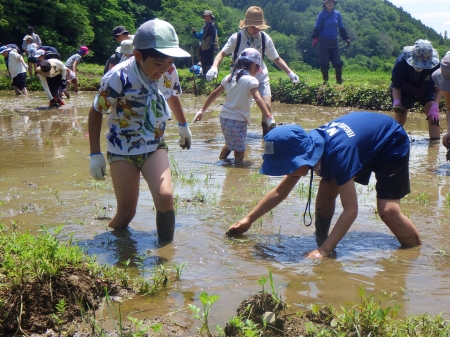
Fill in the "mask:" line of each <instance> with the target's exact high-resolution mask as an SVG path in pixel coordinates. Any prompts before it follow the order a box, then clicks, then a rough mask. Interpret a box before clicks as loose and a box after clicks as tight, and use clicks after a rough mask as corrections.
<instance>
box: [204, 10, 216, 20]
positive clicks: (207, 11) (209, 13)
mask: <svg viewBox="0 0 450 337" xmlns="http://www.w3.org/2000/svg"><path fill="white" fill-rule="evenodd" d="M205 15H211V17H212V18H213V19H214V15H213V13H212V11H211V10H209V9H207V10H205V11H204V12H203V14H202V16H205Z"/></svg>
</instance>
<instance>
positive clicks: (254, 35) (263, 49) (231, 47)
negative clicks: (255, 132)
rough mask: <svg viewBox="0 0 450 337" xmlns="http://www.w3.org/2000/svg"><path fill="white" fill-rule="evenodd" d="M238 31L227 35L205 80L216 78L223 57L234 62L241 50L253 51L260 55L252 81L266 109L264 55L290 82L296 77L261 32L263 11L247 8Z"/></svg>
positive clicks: (265, 127) (267, 91)
mask: <svg viewBox="0 0 450 337" xmlns="http://www.w3.org/2000/svg"><path fill="white" fill-rule="evenodd" d="M239 28H240V29H241V30H240V31H239V32H237V33H234V34H233V35H231V36H230V38H229V39H228V41H227V43H226V44H225V45H224V46H223V48H222V50H221V51H220V52H219V53H218V54H217V55H216V57H215V59H214V63H213V65H212V67H211V69H210V70H209V71H208V72H207V73H206V80H207V81H212V80H213V79H214V78H217V73H218V67H219V64H220V62H221V61H222V60H223V58H224V57H225V56H226V55H229V54H232V55H233V56H232V59H233V62H234V61H235V60H236V59H237V56H238V55H239V54H240V53H241V52H242V51H243V50H244V49H245V48H248V47H251V48H254V49H256V50H258V52H259V53H260V54H261V73H260V74H257V75H256V79H257V80H258V82H259V87H258V90H259V93H260V94H261V96H262V98H263V100H264V102H265V103H266V105H267V106H268V107H269V109H270V107H271V104H272V93H271V91H270V82H269V71H268V69H267V67H266V64H265V63H264V56H267V57H268V58H269V59H270V60H272V61H273V62H275V64H276V65H277V66H278V67H279V68H280V69H281V70H283V71H284V72H285V73H286V74H287V75H288V76H289V78H290V80H291V81H292V82H293V83H297V82H298V81H299V78H298V76H297V74H295V73H294V72H293V71H292V70H291V69H290V68H289V66H288V65H287V64H286V62H285V61H284V60H283V59H282V58H281V57H280V55H278V52H277V50H276V49H275V45H274V43H273V41H272V39H271V38H270V36H269V35H268V34H267V33H264V32H263V30H264V29H267V28H270V27H269V26H268V25H267V24H266V20H265V19H264V12H263V10H262V9H261V8H260V7H257V6H251V7H249V8H248V9H247V12H246V13H245V19H244V20H241V21H240V23H239ZM261 126H262V131H263V136H264V135H265V134H266V133H267V132H268V131H269V128H268V124H267V122H266V121H265V120H264V118H263V119H262V121H261Z"/></svg>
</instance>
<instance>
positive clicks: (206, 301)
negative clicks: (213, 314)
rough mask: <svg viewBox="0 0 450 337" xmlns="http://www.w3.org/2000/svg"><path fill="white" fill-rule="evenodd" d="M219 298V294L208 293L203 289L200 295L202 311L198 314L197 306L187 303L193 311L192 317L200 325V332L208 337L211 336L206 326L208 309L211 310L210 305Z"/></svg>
mask: <svg viewBox="0 0 450 337" xmlns="http://www.w3.org/2000/svg"><path fill="white" fill-rule="evenodd" d="M219 298H220V295H211V296H210V295H208V294H207V293H206V292H205V291H203V292H202V293H201V295H200V301H201V302H202V304H203V312H202V315H201V316H200V310H201V309H200V308H197V307H196V306H195V305H193V304H188V307H189V309H191V311H192V312H193V316H192V317H193V318H196V319H198V320H199V321H200V322H201V323H202V326H201V327H200V328H199V331H200V333H206V334H207V335H208V336H209V337H212V334H211V331H210V330H209V326H208V319H209V311H210V310H211V307H212V305H213V304H214V302H216V301H217V300H218V299H219Z"/></svg>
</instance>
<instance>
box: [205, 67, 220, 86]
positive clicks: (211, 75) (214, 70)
mask: <svg viewBox="0 0 450 337" xmlns="http://www.w3.org/2000/svg"><path fill="white" fill-rule="evenodd" d="M217 72H218V70H217V67H211V68H209V70H208V72H207V73H206V80H207V81H208V82H210V81H212V80H213V79H215V78H217Z"/></svg>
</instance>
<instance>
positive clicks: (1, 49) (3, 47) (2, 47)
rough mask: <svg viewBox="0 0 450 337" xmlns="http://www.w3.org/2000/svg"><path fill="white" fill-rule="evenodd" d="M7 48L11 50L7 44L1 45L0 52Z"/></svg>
mask: <svg viewBox="0 0 450 337" xmlns="http://www.w3.org/2000/svg"><path fill="white" fill-rule="evenodd" d="M7 49H9V50H11V48H8V46H1V47H0V54H1V53H3V52H4V51H6V50H7Z"/></svg>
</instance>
